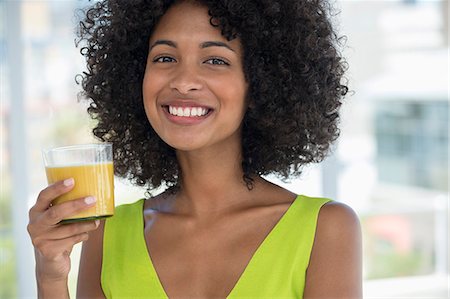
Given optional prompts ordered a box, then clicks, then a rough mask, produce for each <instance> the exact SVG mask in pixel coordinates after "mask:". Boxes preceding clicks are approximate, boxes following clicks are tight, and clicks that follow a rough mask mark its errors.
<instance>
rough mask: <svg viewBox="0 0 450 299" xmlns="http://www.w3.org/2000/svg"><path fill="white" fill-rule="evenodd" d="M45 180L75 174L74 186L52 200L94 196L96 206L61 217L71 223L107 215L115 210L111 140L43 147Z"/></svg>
mask: <svg viewBox="0 0 450 299" xmlns="http://www.w3.org/2000/svg"><path fill="white" fill-rule="evenodd" d="M42 153H43V157H44V164H45V172H46V174H47V181H48V183H49V184H53V183H55V182H57V181H61V180H65V179H68V178H74V180H75V186H74V188H73V189H72V190H71V191H69V192H67V193H65V194H63V195H61V196H59V197H57V198H56V199H55V200H53V202H52V204H53V205H57V204H60V203H62V202H65V201H69V200H74V199H78V198H82V197H87V196H93V197H95V198H96V199H97V201H96V204H95V206H93V207H91V208H89V209H87V210H84V211H82V212H80V213H78V214H75V215H71V216H70V217H69V218H67V219H64V220H62V221H61V222H62V223H71V222H78V221H84V220H94V219H101V218H106V217H110V216H112V215H113V214H114V167H113V159H112V144H110V143H100V144H82V145H72V146H65V147H57V148H51V149H47V150H43V151H42Z"/></svg>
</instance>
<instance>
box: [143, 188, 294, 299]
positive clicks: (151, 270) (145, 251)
mask: <svg viewBox="0 0 450 299" xmlns="http://www.w3.org/2000/svg"><path fill="white" fill-rule="evenodd" d="M300 197H301V195H297V196H296V198H295V199H294V200H293V201H292V203H291V204H290V205H289V207H288V208H287V209H286V211H285V212H284V213H283V215H282V216H281V217H280V219H278V221H277V222H276V223H275V225H274V226H273V227H272V229H271V230H270V231H269V233H268V234H267V235H266V236H265V237H264V239H263V241H262V242H261V243H260V244H259V245H258V247H257V248H256V250H255V251H254V252H253V254H252V256H251V258H250V260H249V261H248V262H247V264H246V266H245V267H244V270H243V271H242V273H241V274H240V276H239V278H238V279H237V281H236V283H235V284H234V286H233V288H232V289H231V291H230V293H229V294H228V295H227V296H226V297H225V298H227V299H228V298H231V296H233V295H234V293H235V292H237V291H238V290H239V286H240V285H241V282H242V281H243V280H244V279H245V277H247V275H246V273H247V272H249V271H250V270H249V268H251V267H252V265H253V264H254V263H255V261H256V260H257V257H258V256H259V255H260V254H261V252H262V251H263V250H264V248H265V247H266V246H265V244H266V243H268V242H269V241H270V239H272V238H273V235H274V234H275V233H276V232H277V231H278V230H279V229H278V228H279V227H280V226H281V225H282V223H284V222H286V221H287V220H286V219H288V218H289V215H290V214H292V210H294V209H295V206H296V205H297V204H298V203H297V202H299V201H300ZM144 203H145V200H144V199H143V200H142V206H141V209H140V211H141V212H142V214H141V217H139V219H140V227H142V230H141V235H140V237H139V239H140V240H141V246H140V250H143V254H144V255H145V256H146V258H147V263H148V265H149V267H148V269H149V271H148V274H149V276H150V277H153V278H154V281H155V282H156V283H157V285H158V292H159V293H160V294H161V295H163V297H165V298H169V296H168V295H167V293H166V289H165V288H164V286H163V284H162V282H161V279H160V277H159V274H158V272H157V271H156V268H155V266H154V264H153V261H152V257H151V254H150V250H149V249H148V247H147V242H146V240H145V231H144V228H145V221H144V215H143V212H144Z"/></svg>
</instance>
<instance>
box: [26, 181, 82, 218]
mask: <svg viewBox="0 0 450 299" xmlns="http://www.w3.org/2000/svg"><path fill="white" fill-rule="evenodd" d="M74 185H75V180H74V179H73V178H68V179H66V180H63V181H58V182H56V183H54V184H52V185H50V186H48V187H47V188H45V189H43V190H42V191H41V192H40V193H39V196H38V198H37V201H36V204H35V205H34V207H33V208H32V210H34V211H37V212H43V211H45V210H47V209H48V207H49V206H50V204H51V202H52V201H53V200H54V199H55V198H57V197H58V196H60V195H62V194H64V193H66V192H68V191H70V190H72V188H73V186H74ZM30 212H31V211H30Z"/></svg>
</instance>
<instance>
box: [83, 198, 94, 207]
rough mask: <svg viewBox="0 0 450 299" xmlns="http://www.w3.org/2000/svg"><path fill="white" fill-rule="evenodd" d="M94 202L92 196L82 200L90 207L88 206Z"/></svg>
mask: <svg viewBox="0 0 450 299" xmlns="http://www.w3.org/2000/svg"><path fill="white" fill-rule="evenodd" d="M95 201H96V199H95V197H92V196H88V197H86V198H85V199H84V202H85V203H86V204H87V205H90V204H92V203H94V202H95Z"/></svg>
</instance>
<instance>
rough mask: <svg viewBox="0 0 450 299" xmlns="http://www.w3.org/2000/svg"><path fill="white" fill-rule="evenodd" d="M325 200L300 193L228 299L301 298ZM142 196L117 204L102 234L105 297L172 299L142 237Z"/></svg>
mask: <svg viewBox="0 0 450 299" xmlns="http://www.w3.org/2000/svg"><path fill="white" fill-rule="evenodd" d="M328 201H330V200H329V199H325V198H311V197H306V196H303V195H300V196H298V197H297V198H296V199H295V200H294V202H293V203H292V204H291V206H290V207H289V209H288V210H287V211H286V212H285V214H284V215H283V216H282V217H281V219H280V220H279V221H278V223H277V224H276V225H275V226H274V228H273V229H272V230H271V231H270V233H269V234H268V235H267V236H266V238H265V239H264V241H263V242H262V243H261V245H260V246H259V247H258V249H257V250H256V252H255V253H254V255H253V257H252V258H251V260H250V262H249V263H248V265H247V267H246V268H245V270H244V272H243V273H242V275H241V277H240V278H239V280H238V282H237V283H236V285H235V286H234V288H233V289H232V291H231V293H230V294H229V295H228V296H227V298H303V290H304V287H305V275H306V269H307V267H308V263H309V258H310V254H311V249H312V246H313V242H314V235H315V231H316V223H317V217H318V214H319V210H320V208H321V207H322V205H324V204H325V203H326V202H328ZM143 205H144V200H143V199H141V200H139V201H137V202H135V203H132V204H125V205H121V206H119V207H117V208H116V211H115V215H114V217H111V218H108V219H107V220H106V224H105V231H104V237H103V262H102V272H101V285H102V289H103V292H104V294H105V295H106V298H168V296H167V294H166V293H165V291H164V288H163V286H162V284H161V281H160V280H159V278H158V274H157V273H156V270H155V268H154V266H153V264H152V261H151V259H150V256H149V254H148V251H147V246H146V243H145V239H144V219H143Z"/></svg>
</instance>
